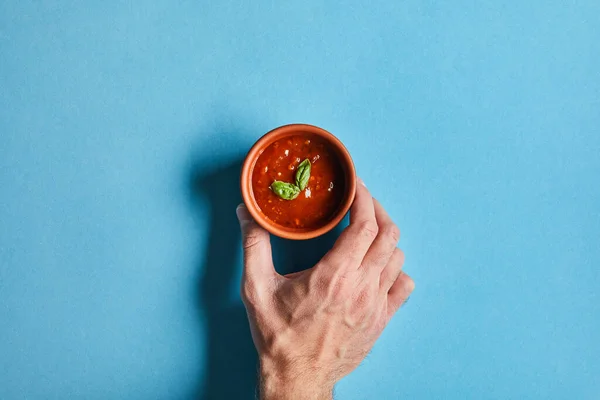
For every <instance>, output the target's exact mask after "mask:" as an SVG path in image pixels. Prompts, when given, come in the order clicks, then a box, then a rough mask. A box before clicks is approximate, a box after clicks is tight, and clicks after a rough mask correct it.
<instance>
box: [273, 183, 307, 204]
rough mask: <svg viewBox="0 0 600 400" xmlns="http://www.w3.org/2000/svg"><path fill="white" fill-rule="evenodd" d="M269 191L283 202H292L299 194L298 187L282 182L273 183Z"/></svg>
mask: <svg viewBox="0 0 600 400" xmlns="http://www.w3.org/2000/svg"><path fill="white" fill-rule="evenodd" d="M271 190H272V191H273V193H275V194H276V195H277V196H279V197H281V198H282V199H284V200H294V199H295V198H296V197H298V195H299V194H300V189H299V188H298V186H296V185H292V184H291V183H287V182H282V181H275V182H273V183H272V184H271Z"/></svg>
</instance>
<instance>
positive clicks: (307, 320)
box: [237, 181, 414, 400]
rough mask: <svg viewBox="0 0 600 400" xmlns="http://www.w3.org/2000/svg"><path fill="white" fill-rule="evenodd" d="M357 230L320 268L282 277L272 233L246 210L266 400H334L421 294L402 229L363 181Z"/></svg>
mask: <svg viewBox="0 0 600 400" xmlns="http://www.w3.org/2000/svg"><path fill="white" fill-rule="evenodd" d="M359 183H361V184H359V185H357V189H356V198H355V200H354V204H353V205H352V209H351V210H350V225H349V226H348V227H347V228H346V229H345V230H344V231H343V232H342V234H341V235H340V237H339V239H338V240H337V242H336V243H335V245H334V246H333V248H332V249H331V250H330V251H329V252H328V253H327V254H326V255H325V256H324V257H323V259H321V261H319V262H318V263H317V264H316V265H315V266H314V267H312V268H310V269H307V270H305V271H301V272H297V273H293V274H289V275H285V276H282V275H279V274H278V273H277V272H276V271H275V268H274V266H273V260H272V255H271V245H270V241H269V234H268V232H267V231H265V230H264V229H262V228H261V227H260V226H259V225H258V224H256V222H254V220H253V219H252V217H251V216H250V214H249V213H248V210H247V209H246V208H245V207H244V206H243V205H240V206H239V207H238V209H237V215H238V219H239V221H240V227H241V230H242V236H243V247H244V273H243V278H242V287H241V295H242V300H243V302H244V305H245V306H246V311H247V313H248V320H249V322H250V328H251V331H252V339H253V340H254V344H255V346H256V349H257V350H258V355H259V361H260V373H261V399H263V400H271V399H277V400H288V399H289V400H304V399H311V400H312V399H319V400H320V399H331V396H332V391H333V386H334V385H335V383H336V382H337V381H338V380H340V379H341V378H342V377H343V376H345V375H347V374H349V373H350V372H351V371H352V370H354V369H355V368H356V367H357V366H358V365H359V364H360V362H361V361H362V360H363V359H364V358H365V356H366V355H367V354H368V352H369V351H370V350H371V348H372V347H373V344H374V343H375V341H376V340H377V338H378V337H379V335H380V334H381V332H382V331H383V328H384V327H385V326H386V325H387V323H388V322H389V320H390V319H391V317H392V316H393V315H394V313H395V312H396V311H397V310H398V308H399V307H400V306H401V305H402V303H404V302H405V301H406V299H407V298H408V296H409V295H410V293H411V292H412V291H413V289H414V283H413V281H412V279H411V278H410V277H409V276H408V275H406V274H405V273H403V272H402V271H401V268H402V264H403V263H404V254H403V253H402V251H401V250H400V249H398V248H397V247H396V245H397V243H398V240H399V238H400V231H399V230H398V228H397V227H396V225H394V223H393V222H392V220H391V219H390V217H389V216H388V214H387V213H386V212H385V210H384V209H383V207H382V206H381V204H380V203H379V202H378V201H377V200H375V199H373V198H372V197H371V194H370V193H369V191H368V190H367V188H366V187H365V186H364V184H362V181H359Z"/></svg>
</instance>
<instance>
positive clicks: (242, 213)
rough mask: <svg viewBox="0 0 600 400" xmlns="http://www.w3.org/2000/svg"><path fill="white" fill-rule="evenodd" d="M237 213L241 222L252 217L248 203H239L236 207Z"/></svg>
mask: <svg viewBox="0 0 600 400" xmlns="http://www.w3.org/2000/svg"><path fill="white" fill-rule="evenodd" d="M235 215H237V218H238V220H239V221H240V222H245V221H248V219H250V217H249V215H248V209H247V208H246V205H245V204H244V203H242V204H239V205H238V206H237V207H236V209H235Z"/></svg>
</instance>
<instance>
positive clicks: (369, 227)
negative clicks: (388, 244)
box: [358, 221, 379, 240]
mask: <svg viewBox="0 0 600 400" xmlns="http://www.w3.org/2000/svg"><path fill="white" fill-rule="evenodd" d="M358 231H359V233H360V234H361V235H362V236H364V237H366V238H368V239H371V240H374V239H375V237H377V233H378V232H379V227H378V226H377V223H376V222H374V221H364V222H361V223H360V225H359V226H358Z"/></svg>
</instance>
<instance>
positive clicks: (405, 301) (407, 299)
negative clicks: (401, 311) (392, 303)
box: [402, 296, 410, 307]
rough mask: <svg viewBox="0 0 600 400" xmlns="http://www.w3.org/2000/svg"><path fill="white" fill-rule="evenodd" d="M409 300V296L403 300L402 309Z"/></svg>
mask: <svg viewBox="0 0 600 400" xmlns="http://www.w3.org/2000/svg"><path fill="white" fill-rule="evenodd" d="M409 300H410V296H408V297H407V298H406V300H404V303H402V307H404V306H405V305H406V303H408V301H409Z"/></svg>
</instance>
